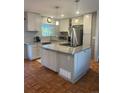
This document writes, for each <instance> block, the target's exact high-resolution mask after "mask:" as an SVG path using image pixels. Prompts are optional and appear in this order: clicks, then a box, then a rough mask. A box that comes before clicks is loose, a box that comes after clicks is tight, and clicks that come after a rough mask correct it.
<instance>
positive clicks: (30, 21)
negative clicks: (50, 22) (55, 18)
mask: <svg viewBox="0 0 124 93" xmlns="http://www.w3.org/2000/svg"><path fill="white" fill-rule="evenodd" d="M27 17H28V18H27V20H28V23H27V25H28V31H36V21H35V19H36V14H33V13H28V15H27Z"/></svg>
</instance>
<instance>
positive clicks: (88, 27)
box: [83, 14, 92, 34]
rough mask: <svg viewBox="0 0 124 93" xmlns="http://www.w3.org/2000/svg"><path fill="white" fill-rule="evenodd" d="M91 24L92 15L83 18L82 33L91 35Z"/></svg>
mask: <svg viewBox="0 0 124 93" xmlns="http://www.w3.org/2000/svg"><path fill="white" fill-rule="evenodd" d="M91 23H92V14H87V15H84V16H83V29H84V33H87V34H90V33H91Z"/></svg>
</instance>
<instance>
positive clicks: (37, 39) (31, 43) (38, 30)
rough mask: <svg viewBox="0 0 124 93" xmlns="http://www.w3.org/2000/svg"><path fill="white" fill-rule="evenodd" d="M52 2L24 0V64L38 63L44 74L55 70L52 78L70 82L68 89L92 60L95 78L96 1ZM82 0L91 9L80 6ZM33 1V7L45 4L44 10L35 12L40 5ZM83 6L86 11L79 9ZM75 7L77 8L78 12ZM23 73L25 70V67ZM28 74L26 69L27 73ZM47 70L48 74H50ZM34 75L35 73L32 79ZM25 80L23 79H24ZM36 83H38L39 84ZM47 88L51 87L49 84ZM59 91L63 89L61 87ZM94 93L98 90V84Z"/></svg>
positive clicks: (87, 70)
mask: <svg viewBox="0 0 124 93" xmlns="http://www.w3.org/2000/svg"><path fill="white" fill-rule="evenodd" d="M53 1H55V3H52V2H51V1H50V2H48V1H47V0H46V1H45V0H41V1H37V2H36V1H30V0H25V13H24V27H25V29H24V49H25V50H24V54H25V55H24V58H25V67H27V66H28V65H29V64H31V65H35V64H38V67H39V68H38V70H40V68H42V69H41V70H45V71H46V74H48V72H51V73H54V72H55V73H56V74H57V76H56V74H53V77H54V76H56V78H58V79H62V80H60V82H59V83H61V81H62V82H64V84H65V83H69V84H68V85H70V86H71V88H72V87H73V85H75V84H77V83H78V82H80V80H81V79H82V78H83V77H85V76H86V75H87V73H88V72H89V69H90V67H91V66H92V65H91V63H92V62H94V64H95V66H94V68H93V67H92V68H93V69H95V71H96V72H97V79H98V61H99V56H98V36H97V35H98V17H99V15H98V6H99V5H98V2H99V1H98V0H94V2H92V0H87V3H86V0H69V1H65V0H53ZM34 2H35V3H34ZM82 3H84V4H87V6H92V8H91V7H88V8H87V7H82V6H81V4H82ZM35 4H37V6H38V5H39V6H42V7H45V8H46V10H45V9H44V8H43V9H41V10H40V11H38V9H40V8H39V7H36V5H35ZM92 4H93V5H92ZM45 5H46V6H45ZM69 5H70V6H69ZM85 6H86V5H85ZM47 7H48V10H47ZM65 7H68V8H69V9H71V10H72V11H69V9H66V8H65ZM73 7H75V8H73ZM50 8H51V9H50ZM84 8H86V10H87V11H85V12H84V11H83V12H82V11H81V9H82V10H83V9H84ZM78 9H80V12H79V10H78ZM44 10H45V12H44ZM91 61H92V62H91ZM36 62H37V63H36ZM25 69H27V68H25ZM33 69H34V68H33ZM49 70H50V71H49ZM45 71H42V72H45ZM47 71H48V72H47ZM25 72H26V73H27V71H26V70H25ZM39 72H40V71H39ZM30 73H32V72H30ZM30 73H29V72H28V74H30ZM40 73H41V72H40ZM51 73H49V74H50V75H51ZM34 74H35V73H34ZM41 74H45V73H41ZM25 75H27V74H25ZM32 75H33V74H32ZM42 76H43V75H42ZM44 76H45V75H44ZM27 77H30V76H27ZM36 77H37V76H35V78H36ZM95 77H96V76H95ZM39 78H41V77H39ZM46 78H47V76H46ZM51 78H52V76H51ZM92 78H93V77H92ZM44 79H45V78H44ZM41 80H43V79H41ZM48 80H49V79H48ZM53 80H54V79H53ZM45 81H47V80H44V81H43V82H45ZM25 82H27V79H26V80H25ZM97 82H98V80H97ZM30 83H31V82H30ZM47 83H48V81H47ZM49 83H50V82H49ZM54 84H55V83H54ZM91 85H92V84H91ZM40 86H42V85H39V87H40ZM44 86H46V87H47V86H49V85H48V84H45V85H44ZM49 87H51V88H52V86H49ZM56 87H57V86H56ZM41 89H42V88H41ZM25 90H26V91H27V90H28V88H27V87H26V88H25ZM43 90H44V89H43ZM54 90H55V89H54ZM75 90H77V89H75ZM89 90H90V89H89ZM28 91H29V90H28ZM44 91H47V90H44ZM56 91H57V89H56ZM62 91H64V88H63V89H62ZM65 91H71V90H65ZM80 91H81V90H80ZM84 91H85V89H84ZM25 93H27V92H25ZM41 93H42V92H41ZM43 93H44V92H43ZM46 93H51V92H46ZM57 93H60V92H57ZM63 93H65V92H63ZM68 93H70V92H68ZM72 93H73V92H72ZM77 93H78V92H77ZM80 93H81V92H80ZM95 93H98V83H97V90H96V91H95Z"/></svg>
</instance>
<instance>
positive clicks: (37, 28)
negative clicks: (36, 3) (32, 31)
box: [35, 14, 41, 31]
mask: <svg viewBox="0 0 124 93" xmlns="http://www.w3.org/2000/svg"><path fill="white" fill-rule="evenodd" d="M35 19H36V20H35V21H36V30H37V31H40V25H41V16H40V15H38V14H37V15H36V16H35Z"/></svg>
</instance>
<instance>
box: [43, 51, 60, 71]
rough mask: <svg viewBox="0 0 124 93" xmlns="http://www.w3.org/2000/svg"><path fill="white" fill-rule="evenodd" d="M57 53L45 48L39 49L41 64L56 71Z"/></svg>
mask: <svg viewBox="0 0 124 93" xmlns="http://www.w3.org/2000/svg"><path fill="white" fill-rule="evenodd" d="M56 56H57V53H56V52H54V51H49V50H46V49H41V60H42V61H41V64H42V65H43V66H45V67H47V68H49V69H51V70H53V71H55V72H58V65H57V57H56Z"/></svg>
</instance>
